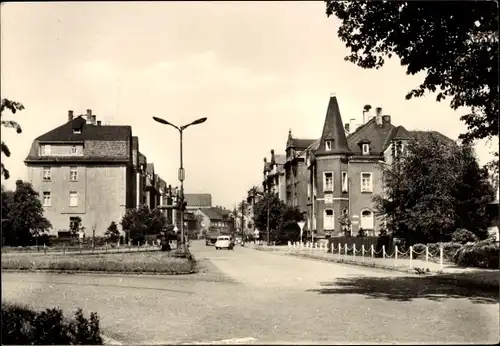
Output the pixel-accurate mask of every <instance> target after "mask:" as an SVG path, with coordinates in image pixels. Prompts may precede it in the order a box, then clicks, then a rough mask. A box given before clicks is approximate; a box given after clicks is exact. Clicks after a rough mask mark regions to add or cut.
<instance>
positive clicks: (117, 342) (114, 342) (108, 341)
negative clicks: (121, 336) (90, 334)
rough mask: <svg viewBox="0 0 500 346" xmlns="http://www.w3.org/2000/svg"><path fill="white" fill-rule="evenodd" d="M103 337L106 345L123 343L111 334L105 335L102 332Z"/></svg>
mask: <svg viewBox="0 0 500 346" xmlns="http://www.w3.org/2000/svg"><path fill="white" fill-rule="evenodd" d="M101 338H102V343H103V344H104V345H123V344H122V343H121V342H119V341H118V340H115V339H112V338H110V337H109V336H106V335H103V334H101Z"/></svg>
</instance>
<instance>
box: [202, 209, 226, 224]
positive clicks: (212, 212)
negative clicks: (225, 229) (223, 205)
mask: <svg viewBox="0 0 500 346" xmlns="http://www.w3.org/2000/svg"><path fill="white" fill-rule="evenodd" d="M198 210H199V211H200V212H202V213H203V214H205V215H206V216H207V217H208V218H209V219H210V220H215V221H222V220H224V217H223V215H222V213H221V212H220V210H219V208H206V209H198Z"/></svg>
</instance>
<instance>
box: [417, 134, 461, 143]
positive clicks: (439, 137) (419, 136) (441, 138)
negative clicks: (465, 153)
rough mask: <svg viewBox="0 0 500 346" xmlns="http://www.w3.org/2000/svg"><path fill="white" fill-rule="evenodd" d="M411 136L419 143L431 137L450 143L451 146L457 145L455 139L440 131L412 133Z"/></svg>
mask: <svg viewBox="0 0 500 346" xmlns="http://www.w3.org/2000/svg"><path fill="white" fill-rule="evenodd" d="M410 134H411V136H412V137H413V138H415V139H416V140H417V141H418V140H419V139H423V138H426V137H429V136H435V137H436V138H438V139H440V140H442V141H443V142H444V143H448V144H451V145H456V144H457V143H456V142H455V141H454V140H453V139H451V138H449V137H447V136H445V135H443V134H442V133H441V132H438V131H410Z"/></svg>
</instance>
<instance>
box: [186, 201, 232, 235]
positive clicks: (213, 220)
mask: <svg viewBox="0 0 500 346" xmlns="http://www.w3.org/2000/svg"><path fill="white" fill-rule="evenodd" d="M194 214H195V215H196V216H199V217H201V224H202V226H201V227H202V228H203V229H205V230H206V231H208V232H223V233H232V232H233V231H234V227H233V224H234V221H233V219H232V217H231V212H230V211H229V210H226V209H223V208H221V207H212V208H200V209H198V210H197V211H196V212H195V213H194Z"/></svg>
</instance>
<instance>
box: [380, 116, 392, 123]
mask: <svg viewBox="0 0 500 346" xmlns="http://www.w3.org/2000/svg"><path fill="white" fill-rule="evenodd" d="M382 121H383V122H384V123H388V124H390V123H391V116H390V115H383V116H382Z"/></svg>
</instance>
